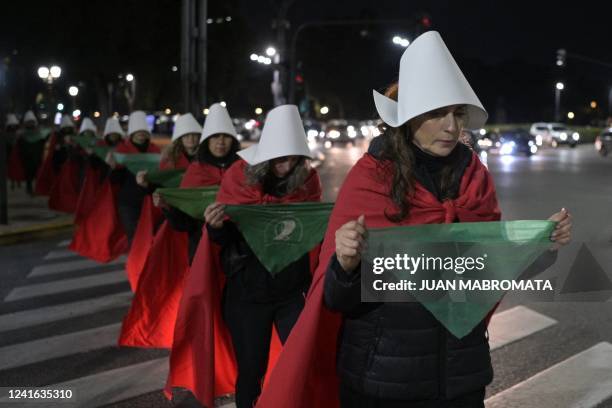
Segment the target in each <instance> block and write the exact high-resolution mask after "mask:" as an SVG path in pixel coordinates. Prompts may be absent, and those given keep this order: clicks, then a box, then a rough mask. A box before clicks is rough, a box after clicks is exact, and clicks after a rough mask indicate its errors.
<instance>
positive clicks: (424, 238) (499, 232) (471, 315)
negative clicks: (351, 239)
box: [361, 221, 555, 338]
mask: <svg viewBox="0 0 612 408" xmlns="http://www.w3.org/2000/svg"><path fill="white" fill-rule="evenodd" d="M554 226H555V223H554V222H551V221H506V222H474V223H453V224H428V225H418V226H406V227H391V228H380V229H369V230H368V236H367V245H366V249H365V251H364V253H363V254H362V269H361V271H362V283H363V282H364V274H372V276H377V278H372V279H379V278H381V279H384V281H385V282H394V281H396V282H397V281H399V280H406V281H411V282H415V288H421V283H422V282H423V281H429V282H440V281H448V280H455V281H458V280H464V281H476V280H477V281H479V282H484V281H485V280H490V281H502V280H503V281H515V280H516V279H517V278H518V277H519V276H520V275H521V273H522V272H523V271H524V270H525V269H527V267H529V265H531V264H532V263H533V261H535V260H536V259H537V258H538V257H539V256H540V255H541V254H542V253H543V252H544V251H546V250H547V249H548V248H549V247H550V245H551V241H550V239H549V237H550V234H551V232H552V230H553V229H554ZM397 254H400V255H403V254H408V256H410V257H414V258H417V257H422V258H423V257H432V258H436V257H438V258H443V259H447V258H452V259H457V258H464V259H465V258H467V257H469V258H472V259H476V258H478V257H480V259H482V260H483V264H484V268H483V269H481V270H471V271H468V270H463V271H461V272H460V273H459V272H457V270H458V269H457V268H453V269H450V270H448V269H446V270H445V269H444V268H441V269H437V270H436V269H435V268H436V267H433V270H432V269H427V270H426V269H425V268H420V269H419V270H417V271H412V272H413V273H411V272H410V271H406V270H405V269H402V270H397V269H394V268H395V267H391V268H392V269H394V270H385V271H384V272H382V273H381V274H380V275H374V273H373V265H374V258H377V257H378V258H380V257H383V258H394V257H396V255H397ZM454 262H457V261H454ZM461 262H464V261H461ZM379 265H380V264H379ZM432 265H433V262H432ZM449 265H450V264H449ZM455 265H457V264H455ZM402 268H405V267H404V266H402ZM461 269H465V268H461ZM386 274H392V275H393V279H389V276H388V275H386ZM385 276H386V278H384V277H385ZM368 279H370V277H368ZM457 284H458V282H457ZM366 289H367V288H366ZM363 290H364V288H363V287H362V296H363V293H364V292H363ZM372 292H374V291H372ZM407 292H408V293H407V294H406V295H407V296H408V297H411V299H412V300H413V301H414V300H415V299H416V300H417V301H419V302H420V303H422V304H423V306H425V308H427V309H428V310H429V311H430V312H431V313H432V314H433V315H434V316H435V317H436V319H438V321H440V323H442V324H443V325H444V327H446V328H447V329H448V330H449V331H450V332H451V333H452V334H453V335H455V336H456V337H458V338H461V337H464V336H465V335H467V334H469V333H470V332H471V331H472V330H473V329H474V327H476V326H477V325H478V324H479V323H480V322H481V321H482V320H483V319H484V318H485V317H486V316H487V314H488V313H489V312H490V311H491V310H492V308H493V307H494V306H495V305H496V304H497V303H498V302H499V301H500V300H501V298H502V297H503V295H504V294H505V292H504V291H503V290H497V291H493V290H488V291H485V290H465V289H461V290H459V289H456V290H451V289H449V290H448V291H446V290H410V291H407Z"/></svg>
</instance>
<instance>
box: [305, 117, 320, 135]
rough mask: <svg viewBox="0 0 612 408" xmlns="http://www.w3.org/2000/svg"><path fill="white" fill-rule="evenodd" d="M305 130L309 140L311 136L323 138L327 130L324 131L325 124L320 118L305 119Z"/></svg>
mask: <svg viewBox="0 0 612 408" xmlns="http://www.w3.org/2000/svg"><path fill="white" fill-rule="evenodd" d="M304 131H305V132H306V136H308V140H310V139H311V138H313V139H323V138H324V137H325V132H323V124H322V123H321V122H319V121H318V120H314V119H304Z"/></svg>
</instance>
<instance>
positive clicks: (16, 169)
mask: <svg viewBox="0 0 612 408" xmlns="http://www.w3.org/2000/svg"><path fill="white" fill-rule="evenodd" d="M6 176H7V177H8V179H9V180H12V181H25V180H26V175H25V170H24V169H23V165H22V164H21V153H19V143H18V142H17V141H15V144H14V145H13V149H12V150H11V154H10V155H9V157H8V168H7V174H6Z"/></svg>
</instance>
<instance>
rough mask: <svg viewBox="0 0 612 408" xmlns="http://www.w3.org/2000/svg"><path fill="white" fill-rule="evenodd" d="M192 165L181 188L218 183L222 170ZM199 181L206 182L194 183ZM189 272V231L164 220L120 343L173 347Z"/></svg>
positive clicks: (123, 326)
mask: <svg viewBox="0 0 612 408" xmlns="http://www.w3.org/2000/svg"><path fill="white" fill-rule="evenodd" d="M192 166H193V169H192V170H191V172H190V173H189V174H190V176H189V177H183V180H182V182H181V187H182V188H191V187H205V186H210V185H219V184H221V177H222V176H223V172H224V171H223V169H220V168H218V167H216V166H212V165H210V164H205V163H192V164H191V165H190V168H192ZM202 173H206V174H202ZM196 175H198V177H196ZM202 180H206V181H207V182H208V183H209V184H194V183H199V182H201V181H202ZM188 271H189V237H188V234H187V233H184V232H180V231H175V230H173V229H172V228H171V227H170V224H169V223H168V222H167V221H164V223H163V224H162V225H161V227H160V228H159V230H158V231H157V233H156V234H155V238H154V240H153V245H152V247H151V251H150V252H149V256H148V257H147V259H146V263H145V265H144V268H143V270H142V273H141V274H140V278H139V279H138V287H137V290H135V293H134V298H133V299H132V305H131V307H130V310H129V311H128V314H127V316H126V317H125V319H124V320H123V325H122V327H121V335H120V337H119V345H120V346H131V347H152V348H171V347H172V338H173V337H174V324H175V322H176V315H177V313H178V307H179V302H180V299H181V294H182V291H183V286H184V279H185V276H186V275H187V272H188Z"/></svg>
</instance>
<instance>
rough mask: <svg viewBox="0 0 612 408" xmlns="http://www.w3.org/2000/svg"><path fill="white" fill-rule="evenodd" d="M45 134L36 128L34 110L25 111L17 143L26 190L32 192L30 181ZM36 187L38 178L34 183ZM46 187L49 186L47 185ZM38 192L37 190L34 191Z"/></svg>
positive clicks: (42, 147)
mask: <svg viewBox="0 0 612 408" xmlns="http://www.w3.org/2000/svg"><path fill="white" fill-rule="evenodd" d="M45 142H46V136H45V135H44V134H43V133H42V132H41V131H40V129H39V128H38V119H36V115H34V112H32V111H31V110H30V111H27V112H26V113H25V115H24V117H23V132H21V134H20V135H19V138H18V141H17V144H18V146H19V154H20V155H21V164H22V166H23V169H24V170H25V177H26V190H27V192H28V193H29V194H33V193H34V191H33V186H32V182H33V181H34V180H35V179H37V177H36V176H37V174H38V171H39V168H40V165H41V162H42V160H43V155H44V152H45ZM36 188H37V189H38V180H37V183H36ZM48 188H51V186H50V185H49V186H48ZM36 193H37V194H38V191H37V192H36Z"/></svg>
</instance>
